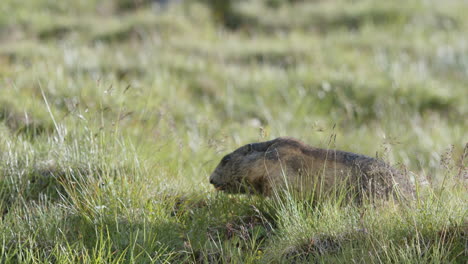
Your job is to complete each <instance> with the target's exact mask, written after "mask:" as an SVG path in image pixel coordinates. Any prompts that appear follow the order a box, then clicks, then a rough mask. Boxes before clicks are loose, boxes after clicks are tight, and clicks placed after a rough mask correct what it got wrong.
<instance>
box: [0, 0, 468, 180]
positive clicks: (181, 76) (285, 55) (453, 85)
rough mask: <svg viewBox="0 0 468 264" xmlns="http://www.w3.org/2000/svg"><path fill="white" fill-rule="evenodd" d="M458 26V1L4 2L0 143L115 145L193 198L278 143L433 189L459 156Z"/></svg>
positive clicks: (461, 9)
mask: <svg viewBox="0 0 468 264" xmlns="http://www.w3.org/2000/svg"><path fill="white" fill-rule="evenodd" d="M467 12H468V5H467V2H466V1H462V0H458V1H457V0H447V1H431V0H413V1H406V0H405V1H403V0H401V1H400V0H397V1H369V0H310V1H306V0H303V1H301V0H243V1H227V0H226V1H218V0H199V1H195V0H192V1H190V0H185V1H182V0H102V1H97V0H86V1H85V0H77V1H55V0H29V1H16V0H2V4H1V5H0V85H1V86H0V124H1V127H2V129H1V131H2V132H1V133H2V135H3V137H4V140H13V139H15V138H21V139H22V140H24V142H27V144H32V145H33V146H36V145H37V146H43V147H42V148H44V149H47V147H46V145H47V144H45V142H47V140H48V139H50V138H53V137H61V138H63V139H65V140H66V139H67V138H69V137H72V138H73V137H77V136H72V135H75V134H73V133H77V134H83V133H84V134H86V133H88V134H99V133H101V132H103V131H110V132H115V133H118V134H119V136H121V137H122V138H124V139H125V140H128V141H129V142H131V144H132V145H133V146H134V148H135V149H136V152H138V153H139V154H140V155H141V156H140V157H143V158H142V159H144V160H148V162H149V163H150V164H155V163H157V164H162V165H159V171H161V170H162V171H164V170H169V171H170V172H169V173H170V174H171V175H173V176H174V177H173V178H175V179H178V178H180V177H181V178H182V179H186V178H188V179H190V180H189V182H191V183H193V182H195V183H197V184H202V186H204V187H203V188H209V187H207V186H208V184H207V183H206V181H205V179H206V178H207V175H208V174H209V173H210V172H211V170H212V169H213V168H214V166H215V165H216V164H217V162H218V160H219V159H220V158H221V156H222V155H223V154H224V153H227V152H230V151H232V150H233V149H235V148H237V147H238V146H239V145H243V144H246V143H249V142H254V141H260V140H267V139H272V138H275V137H277V136H292V137H296V138H299V139H301V140H303V141H304V142H306V143H308V144H310V145H313V146H317V147H333V148H335V147H336V148H338V149H344V150H348V151H354V152H359V153H364V154H367V155H369V156H376V155H377V156H379V157H381V158H384V159H386V160H388V161H389V162H391V163H393V164H400V165H403V166H406V167H408V168H409V169H411V170H413V171H416V172H418V173H419V172H420V173H422V174H424V175H428V176H430V177H432V178H436V176H435V175H436V173H437V170H438V168H440V165H441V162H442V161H443V160H444V157H445V156H444V155H450V156H454V157H460V156H461V155H462V153H463V149H464V147H465V144H466V142H467V141H468V136H467V131H468V130H467V126H468V125H467V118H466V116H467V105H468V103H467V100H468V88H467V80H468V52H467V50H468V39H467V34H466V33H467V29H468V19H467V18H466V15H465V14H466V13H467ZM62 130H63V131H62ZM60 131H62V132H60ZM71 131H74V132H73V133H71ZM39 153H49V152H48V151H47V150H44V151H43V152H39ZM44 155H46V154H44ZM455 160H456V159H454V161H453V162H456V161H455ZM458 162H459V163H460V161H458ZM157 174H158V172H155V176H157Z"/></svg>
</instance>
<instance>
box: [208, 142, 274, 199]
mask: <svg viewBox="0 0 468 264" xmlns="http://www.w3.org/2000/svg"><path fill="white" fill-rule="evenodd" d="M271 144H272V141H267V142H262V143H253V144H248V145H245V146H242V147H240V148H238V149H236V150H235V151H234V152H232V153H230V154H227V155H226V156H224V157H223V158H222V159H221V162H220V163H219V164H218V166H217V167H216V169H215V170H214V172H213V173H212V174H211V176H210V183H211V184H213V185H214V187H215V188H216V189H217V190H222V191H225V192H228V193H255V192H260V193H261V192H262V186H263V181H264V180H265V179H264V176H265V165H264V155H265V151H266V150H267V149H268V148H269V146H270V145H271Z"/></svg>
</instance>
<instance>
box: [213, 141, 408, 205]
mask: <svg viewBox="0 0 468 264" xmlns="http://www.w3.org/2000/svg"><path fill="white" fill-rule="evenodd" d="M210 183H211V184H213V185H214V186H215V188H216V189H217V190H222V191H225V192H228V193H260V194H263V195H265V196H271V195H272V194H273V193H274V192H275V190H277V188H276V187H283V188H284V187H286V188H288V189H290V190H295V191H299V192H302V193H304V192H311V193H312V194H313V195H315V196H316V195H323V194H327V193H328V194H330V192H331V191H336V190H338V189H339V188H340V187H344V189H341V190H346V195H347V196H349V195H352V196H353V197H355V198H357V199H358V200H361V199H362V198H363V195H365V196H366V197H373V198H374V197H380V198H387V197H389V196H390V195H391V194H392V195H394V194H403V195H404V196H408V195H409V196H413V192H414V191H413V186H412V184H411V181H410V180H409V178H408V177H407V176H406V175H403V174H402V173H400V172H398V171H397V170H395V169H394V168H392V167H391V166H389V165H387V164H386V163H385V162H383V161H381V160H378V159H374V158H371V157H368V156H364V155H360V154H355V153H351V152H345V151H339V150H331V149H320V148H314V147H311V146H308V145H305V144H304V143H302V142H300V141H299V140H296V139H293V138H277V139H274V140H271V141H266V142H260V143H252V144H248V145H245V146H242V147H240V148H238V149H236V150H235V151H234V152H232V153H230V154H228V155H226V156H224V157H223V159H222V160H221V162H220V163H219V165H218V166H217V167H216V169H215V170H214V172H213V173H212V174H211V176H210Z"/></svg>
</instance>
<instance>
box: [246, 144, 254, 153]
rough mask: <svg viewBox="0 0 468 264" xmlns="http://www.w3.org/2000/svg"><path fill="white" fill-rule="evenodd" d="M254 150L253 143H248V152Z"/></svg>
mask: <svg viewBox="0 0 468 264" xmlns="http://www.w3.org/2000/svg"><path fill="white" fill-rule="evenodd" d="M252 150H253V147H252V144H248V145H247V153H249V152H252Z"/></svg>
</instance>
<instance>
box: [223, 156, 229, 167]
mask: <svg viewBox="0 0 468 264" xmlns="http://www.w3.org/2000/svg"><path fill="white" fill-rule="evenodd" d="M230 160H231V156H224V158H223V159H222V160H221V165H226V163H227V162H228V161H230Z"/></svg>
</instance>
